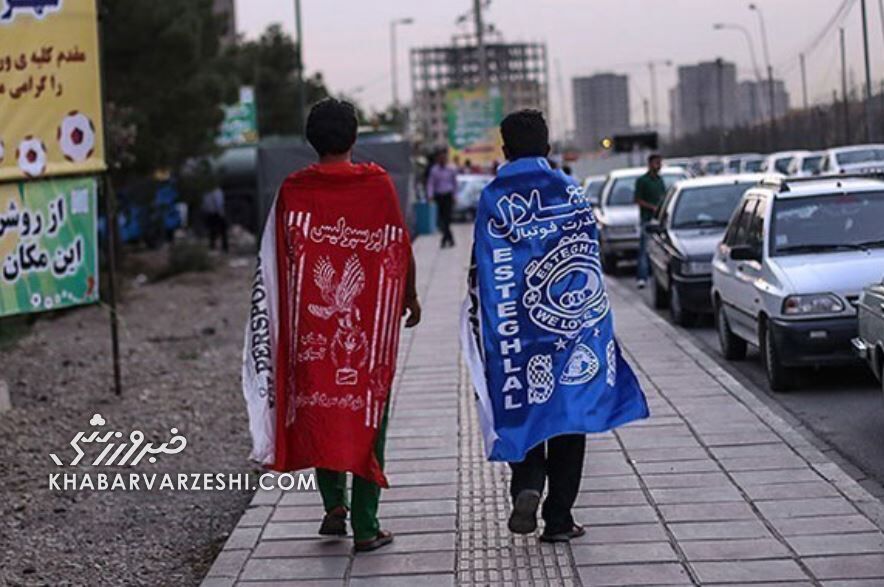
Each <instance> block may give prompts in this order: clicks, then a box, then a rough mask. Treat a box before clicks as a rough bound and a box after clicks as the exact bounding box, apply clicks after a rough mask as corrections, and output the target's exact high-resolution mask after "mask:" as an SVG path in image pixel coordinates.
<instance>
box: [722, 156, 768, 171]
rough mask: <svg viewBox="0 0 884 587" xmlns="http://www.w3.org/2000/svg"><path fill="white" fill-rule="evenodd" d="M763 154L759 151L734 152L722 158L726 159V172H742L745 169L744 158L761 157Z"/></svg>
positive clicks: (754, 158)
mask: <svg viewBox="0 0 884 587" xmlns="http://www.w3.org/2000/svg"><path fill="white" fill-rule="evenodd" d="M760 158H761V155H759V154H758V153H734V154H732V155H728V156H726V157H724V158H723V159H722V161H724V170H725V171H724V172H725V173H740V171H742V169H743V160H744V159H753V160H757V159H760Z"/></svg>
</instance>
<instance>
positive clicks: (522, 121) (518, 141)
mask: <svg viewBox="0 0 884 587" xmlns="http://www.w3.org/2000/svg"><path fill="white" fill-rule="evenodd" d="M500 134H501V136H502V137H503V148H504V152H505V154H506V156H507V159H509V160H510V161H513V160H515V159H519V158H521V157H546V155H547V154H548V153H549V128H548V127H547V126H546V120H544V119H543V113H542V112H541V111H540V110H530V109H529V110H519V111H518V112H513V113H512V114H508V115H507V117H506V118H504V119H503V122H501V123H500Z"/></svg>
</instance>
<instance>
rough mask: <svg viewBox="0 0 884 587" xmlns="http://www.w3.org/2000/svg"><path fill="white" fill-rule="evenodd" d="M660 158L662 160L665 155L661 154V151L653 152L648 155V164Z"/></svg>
mask: <svg viewBox="0 0 884 587" xmlns="http://www.w3.org/2000/svg"><path fill="white" fill-rule="evenodd" d="M658 159H659V160H660V161H662V160H663V155H661V154H660V153H651V154H650V155H648V165H650V164H651V163H653V162H654V161H656V160H658Z"/></svg>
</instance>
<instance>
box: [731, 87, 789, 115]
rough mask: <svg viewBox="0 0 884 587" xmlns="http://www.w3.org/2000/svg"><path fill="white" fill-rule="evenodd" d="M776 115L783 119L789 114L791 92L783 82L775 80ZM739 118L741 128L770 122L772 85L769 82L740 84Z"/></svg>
mask: <svg viewBox="0 0 884 587" xmlns="http://www.w3.org/2000/svg"><path fill="white" fill-rule="evenodd" d="M773 88H774V115H775V116H776V118H782V117H783V116H785V115H786V113H787V112H789V107H790V104H789V92H788V91H786V84H785V83H784V82H783V80H777V79H775V80H774V81H773ZM738 94H739V103H740V106H739V117H738V121H737V123H738V124H739V125H740V126H752V125H755V124H761V123H764V122H767V121H769V120H770V106H769V104H770V84H769V83H768V81H767V80H762V81H754V80H744V81H741V82H740V84H739V90H738Z"/></svg>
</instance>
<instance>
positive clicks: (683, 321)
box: [669, 280, 696, 327]
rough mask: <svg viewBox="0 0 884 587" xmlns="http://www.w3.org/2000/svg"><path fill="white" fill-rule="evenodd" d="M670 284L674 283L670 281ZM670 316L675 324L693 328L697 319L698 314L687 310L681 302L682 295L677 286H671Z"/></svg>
mask: <svg viewBox="0 0 884 587" xmlns="http://www.w3.org/2000/svg"><path fill="white" fill-rule="evenodd" d="M669 283H672V281H671V280H670V282H669ZM669 314H670V315H671V316H672V321H673V322H675V323H676V324H678V325H679V326H684V327H689V326H693V325H694V320H695V319H696V314H694V313H693V312H691V311H690V310H685V308H684V305H683V304H682V301H681V294H680V293H679V292H678V288H677V287H675V286H670V288H669Z"/></svg>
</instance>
